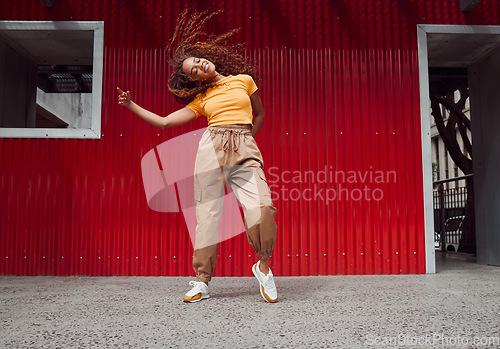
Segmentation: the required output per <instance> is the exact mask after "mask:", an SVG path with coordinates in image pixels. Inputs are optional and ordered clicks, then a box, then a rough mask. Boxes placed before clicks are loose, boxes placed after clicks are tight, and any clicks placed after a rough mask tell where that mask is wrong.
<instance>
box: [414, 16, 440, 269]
mask: <svg viewBox="0 0 500 349" xmlns="http://www.w3.org/2000/svg"><path fill="white" fill-rule="evenodd" d="M417 40H418V72H419V73H418V74H419V89H420V126H421V138H422V171H423V173H422V177H423V190H424V227H425V272H426V273H427V274H433V273H435V272H436V251H435V248H434V207H433V201H432V149H431V120H430V118H431V113H430V109H431V103H430V96H429V65H428V55H427V32H426V30H425V28H424V26H422V25H418V26H417Z"/></svg>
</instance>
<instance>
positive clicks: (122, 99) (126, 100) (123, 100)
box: [116, 87, 130, 107]
mask: <svg viewBox="0 0 500 349" xmlns="http://www.w3.org/2000/svg"><path fill="white" fill-rule="evenodd" d="M116 89H117V90H118V93H119V94H118V104H119V105H123V106H124V107H128V106H129V105H130V91H127V92H123V91H122V90H121V89H120V88H119V87H117V88H116Z"/></svg>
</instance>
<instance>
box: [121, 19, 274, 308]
mask: <svg viewBox="0 0 500 349" xmlns="http://www.w3.org/2000/svg"><path fill="white" fill-rule="evenodd" d="M188 12H189V11H188V10H185V11H184V12H183V13H182V14H181V15H180V17H179V20H178V22H177V25H176V28H175V31H174V35H173V37H172V39H171V40H170V42H169V44H168V46H167V50H168V53H169V61H170V62H169V63H170V65H171V66H172V67H173V73H172V75H171V77H170V79H169V82H168V88H169V91H170V92H171V93H172V94H173V95H174V96H175V98H176V100H177V101H178V102H180V103H182V104H184V105H185V107H183V108H181V109H179V110H177V111H175V112H173V113H171V114H169V115H167V116H165V117H163V116H159V115H157V114H155V113H152V112H150V111H148V110H146V109H144V108H142V107H140V106H139V105H138V104H136V103H135V102H133V101H132V100H131V94H130V91H127V92H124V91H122V90H121V89H120V88H117V90H118V93H119V95H118V103H119V104H120V105H122V106H124V107H126V108H127V109H129V110H130V111H131V112H132V113H134V114H136V115H138V116H139V117H141V118H142V119H144V120H145V121H147V122H149V123H150V124H152V125H154V126H157V127H159V128H162V129H164V128H167V127H174V126H178V125H182V124H185V123H187V122H190V121H192V120H194V119H196V118H198V117H199V116H201V115H203V116H205V117H206V118H207V121H208V127H207V129H206V131H205V132H204V134H203V136H202V138H201V140H200V143H199V146H198V152H197V155H196V161H195V173H194V182H195V188H194V189H195V190H194V193H195V205H196V220H197V226H196V235H195V242H194V254H193V268H194V271H195V274H196V279H197V280H196V281H190V282H189V284H190V286H192V288H191V290H189V291H188V292H187V293H186V294H185V295H184V297H183V300H184V302H191V303H192V302H198V301H200V300H202V299H205V298H208V297H209V292H208V283H209V281H210V280H211V278H212V274H213V271H214V269H215V263H216V259H217V248H218V230H219V221H220V217H221V214H222V209H223V207H222V203H223V197H224V195H225V186H226V184H229V185H230V186H231V188H232V190H233V192H234V193H235V195H236V197H237V199H238V200H239V202H240V203H241V205H242V207H243V212H244V216H245V228H246V233H247V238H248V241H249V243H250V244H251V246H252V247H253V249H254V250H255V252H256V253H257V256H258V258H259V261H257V263H255V264H254V265H253V266H252V272H253V274H254V275H255V277H256V278H257V280H258V281H259V288H260V293H261V295H262V297H263V298H264V299H265V300H266V301H267V302H270V303H274V302H276V301H277V300H278V293H277V290H276V286H275V283H274V279H273V274H272V272H271V269H270V268H269V257H270V256H271V253H272V251H273V248H274V245H275V242H276V230H277V227H276V223H275V216H276V209H275V207H274V205H273V203H272V200H271V195H270V190H269V187H268V185H267V182H266V179H265V175H264V170H263V168H264V165H263V160H262V155H261V153H260V151H259V148H258V147H257V144H256V142H255V139H254V136H255V134H256V133H257V131H258V130H259V128H260V127H261V125H262V122H263V121H264V108H263V106H262V102H261V99H260V97H259V95H258V93H257V86H256V84H255V82H254V73H255V70H256V68H255V67H254V66H252V65H251V64H249V63H247V62H246V60H245V59H244V57H243V56H242V54H241V53H239V51H240V50H241V48H242V45H241V44H240V45H230V44H227V43H226V42H227V40H228V39H229V38H230V37H232V36H233V35H234V34H235V33H236V32H237V30H236V29H235V30H232V31H230V32H228V33H226V34H223V35H220V36H213V35H212V36H208V35H206V34H205V33H203V31H202V27H203V26H204V25H205V23H206V22H207V21H208V20H209V19H210V18H212V17H213V16H214V15H215V14H217V13H208V12H206V11H205V12H200V13H195V14H193V15H191V16H189V15H188ZM201 39H203V40H201Z"/></svg>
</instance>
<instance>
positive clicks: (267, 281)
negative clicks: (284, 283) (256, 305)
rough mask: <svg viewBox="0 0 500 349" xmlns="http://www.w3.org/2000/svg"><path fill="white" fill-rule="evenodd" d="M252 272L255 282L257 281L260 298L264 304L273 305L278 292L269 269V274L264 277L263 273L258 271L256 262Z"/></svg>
mask: <svg viewBox="0 0 500 349" xmlns="http://www.w3.org/2000/svg"><path fill="white" fill-rule="evenodd" d="M252 272H253V275H255V277H256V278H257V280H259V288H260V294H261V295H262V298H264V299H265V301H266V302H269V303H275V302H276V301H277V300H278V290H276V285H275V284H274V279H273V273H272V271H271V269H269V273H268V274H267V275H264V273H263V272H261V271H260V261H258V262H257V263H255V264H254V265H253V267H252Z"/></svg>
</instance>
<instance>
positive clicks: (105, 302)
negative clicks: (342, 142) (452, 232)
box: [0, 254, 500, 348]
mask: <svg viewBox="0 0 500 349" xmlns="http://www.w3.org/2000/svg"><path fill="white" fill-rule="evenodd" d="M437 262H438V264H437V271H438V273H436V274H433V275H382V276H379V275H378V276H317V277H277V278H276V283H277V287H278V291H279V294H280V300H279V302H278V303H276V304H268V303H265V302H264V300H263V299H262V298H261V296H260V294H259V291H258V285H257V283H256V280H255V279H254V278H214V280H213V282H212V283H211V284H210V292H211V295H212V296H211V298H209V299H207V300H204V301H202V302H199V303H194V304H185V303H182V301H181V298H182V295H183V294H184V292H185V291H187V290H188V288H189V286H188V281H189V280H191V279H190V278H179V277H175V278H174V277H162V278H158V277H13V276H4V277H0V289H1V291H0V300H1V304H2V306H1V309H0V331H1V332H0V345H1V347H7V348H25V347H29V348H42V347H44V348H57V347H61V348H76V347H80V348H90V347H119V348H122V347H141V348H142V347H150V348H153V347H172V348H196V347H208V348H221V347H228V348H229V347H231V348H260V347H263V348H321V347H331V348H365V347H366V348H368V347H370V348H387V347H391V348H396V347H412V348H431V347H436V348H440V347H449V348H452V347H461V348H476V347H477V348H498V347H500V328H499V325H500V315H499V314H500V287H499V286H500V268H498V267H492V266H483V265H477V264H475V262H474V260H473V259H472V258H470V257H466V256H465V255H456V254H455V255H448V257H447V258H446V260H441V257H438V258H437Z"/></svg>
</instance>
